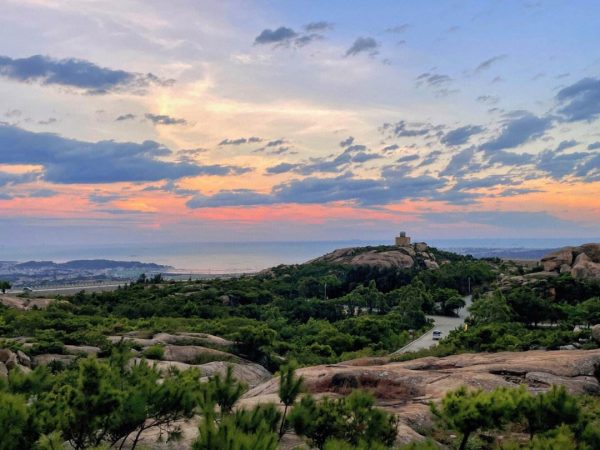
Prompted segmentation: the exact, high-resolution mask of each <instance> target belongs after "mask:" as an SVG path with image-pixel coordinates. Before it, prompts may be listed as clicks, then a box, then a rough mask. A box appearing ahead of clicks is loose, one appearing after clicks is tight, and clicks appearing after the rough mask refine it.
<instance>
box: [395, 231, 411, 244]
mask: <svg viewBox="0 0 600 450" xmlns="http://www.w3.org/2000/svg"><path fill="white" fill-rule="evenodd" d="M396 245H397V246H398V247H406V246H409V245H410V236H407V235H406V231H401V232H400V236H396Z"/></svg>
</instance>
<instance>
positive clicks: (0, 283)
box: [0, 280, 12, 294]
mask: <svg viewBox="0 0 600 450" xmlns="http://www.w3.org/2000/svg"><path fill="white" fill-rule="evenodd" d="M11 287H12V286H11V284H10V283H9V282H8V281H5V280H0V291H2V293H3V294H4V293H6V290H7V289H10V288H11Z"/></svg>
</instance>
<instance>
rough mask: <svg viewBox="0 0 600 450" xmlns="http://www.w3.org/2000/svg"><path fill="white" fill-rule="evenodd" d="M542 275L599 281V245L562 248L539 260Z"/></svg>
mask: <svg viewBox="0 0 600 450" xmlns="http://www.w3.org/2000/svg"><path fill="white" fill-rule="evenodd" d="M540 262H541V264H542V266H543V267H544V272H540V273H541V274H544V273H554V274H558V273H567V272H569V273H570V274H571V276H573V278H578V279H582V278H595V279H600V244H584V245H580V246H579V247H564V248H561V249H559V250H556V251H554V252H552V253H549V254H548V255H546V256H544V257H543V258H542V259H541V261H540Z"/></svg>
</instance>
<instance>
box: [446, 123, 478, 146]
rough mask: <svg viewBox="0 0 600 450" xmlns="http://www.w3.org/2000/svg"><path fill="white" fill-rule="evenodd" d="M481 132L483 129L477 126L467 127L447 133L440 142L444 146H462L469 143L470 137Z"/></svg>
mask: <svg viewBox="0 0 600 450" xmlns="http://www.w3.org/2000/svg"><path fill="white" fill-rule="evenodd" d="M482 131H484V128H483V127H480V126H477V125H467V126H464V127H460V128H456V129H455V130H452V131H449V132H448V133H446V134H445V135H444V137H443V138H442V139H441V141H442V143H443V144H446V145H463V144H466V143H467V142H468V141H469V139H470V138H471V136H473V135H475V134H479V133H481V132H482Z"/></svg>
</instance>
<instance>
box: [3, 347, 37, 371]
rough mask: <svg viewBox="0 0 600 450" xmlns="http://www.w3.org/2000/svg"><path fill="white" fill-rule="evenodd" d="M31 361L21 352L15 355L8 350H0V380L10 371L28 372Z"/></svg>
mask: <svg viewBox="0 0 600 450" xmlns="http://www.w3.org/2000/svg"><path fill="white" fill-rule="evenodd" d="M30 367H31V359H29V356H27V355H26V354H25V353H23V352H22V351H20V350H19V351H17V352H16V353H15V352H13V351H12V350H10V349H8V348H0V378H6V377H7V376H8V373H9V372H10V371H11V370H20V371H21V372H25V373H27V372H30V371H31V369H30Z"/></svg>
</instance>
